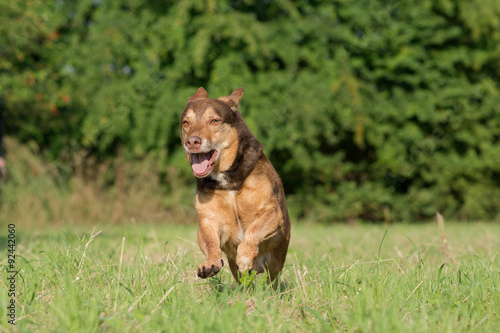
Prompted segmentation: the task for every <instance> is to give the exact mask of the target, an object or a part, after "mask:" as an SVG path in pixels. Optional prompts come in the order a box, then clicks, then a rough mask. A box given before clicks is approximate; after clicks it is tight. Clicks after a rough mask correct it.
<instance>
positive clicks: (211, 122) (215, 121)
mask: <svg viewBox="0 0 500 333" xmlns="http://www.w3.org/2000/svg"><path fill="white" fill-rule="evenodd" d="M219 121H220V120H219V119H212V120H210V124H217V123H218V122H219Z"/></svg>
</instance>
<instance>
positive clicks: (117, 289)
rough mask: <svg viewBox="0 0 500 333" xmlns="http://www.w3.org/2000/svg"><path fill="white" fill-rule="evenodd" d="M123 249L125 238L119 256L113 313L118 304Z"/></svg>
mask: <svg viewBox="0 0 500 333" xmlns="http://www.w3.org/2000/svg"><path fill="white" fill-rule="evenodd" d="M124 247H125V237H123V238H122V252H121V254H120V266H119V267H118V278H117V279H116V294H115V306H114V307H113V311H115V312H116V306H117V304H118V293H119V291H120V277H121V275H122V263H123V249H124Z"/></svg>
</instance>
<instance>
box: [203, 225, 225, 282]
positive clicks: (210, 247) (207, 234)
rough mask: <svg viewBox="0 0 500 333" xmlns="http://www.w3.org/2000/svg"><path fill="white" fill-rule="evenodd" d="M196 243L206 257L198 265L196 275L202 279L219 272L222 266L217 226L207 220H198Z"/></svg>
mask: <svg viewBox="0 0 500 333" xmlns="http://www.w3.org/2000/svg"><path fill="white" fill-rule="evenodd" d="M198 244H199V245H200V249H201V251H202V252H203V254H205V256H206V257H207V260H205V261H204V262H203V263H202V264H201V265H199V266H198V276H199V277H200V278H202V279H206V278H208V277H211V276H214V275H215V274H217V273H219V271H220V270H221V268H222V267H223V266H224V261H223V260H222V250H221V249H220V230H219V226H218V225H213V224H211V223H209V222H207V221H200V222H199V229H198Z"/></svg>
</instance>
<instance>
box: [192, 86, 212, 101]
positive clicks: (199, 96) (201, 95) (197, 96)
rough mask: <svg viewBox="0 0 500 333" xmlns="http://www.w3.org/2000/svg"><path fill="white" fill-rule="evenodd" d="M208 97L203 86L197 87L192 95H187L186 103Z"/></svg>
mask: <svg viewBox="0 0 500 333" xmlns="http://www.w3.org/2000/svg"><path fill="white" fill-rule="evenodd" d="M203 98H208V94H207V91H206V90H205V89H204V88H203V87H199V88H198V90H196V92H195V93H194V95H193V96H191V97H189V99H188V103H190V102H194V101H197V100H199V99H203Z"/></svg>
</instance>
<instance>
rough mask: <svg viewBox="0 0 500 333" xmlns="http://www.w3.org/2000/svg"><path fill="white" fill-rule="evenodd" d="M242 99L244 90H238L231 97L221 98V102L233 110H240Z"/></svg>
mask: <svg viewBox="0 0 500 333" xmlns="http://www.w3.org/2000/svg"><path fill="white" fill-rule="evenodd" d="M241 97H243V88H238V89H236V90H235V91H233V93H232V94H231V95H229V96H223V97H219V101H222V102H224V103H226V104H227V105H228V106H229V107H230V108H231V110H233V111H236V110H238V106H240V101H241Z"/></svg>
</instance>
